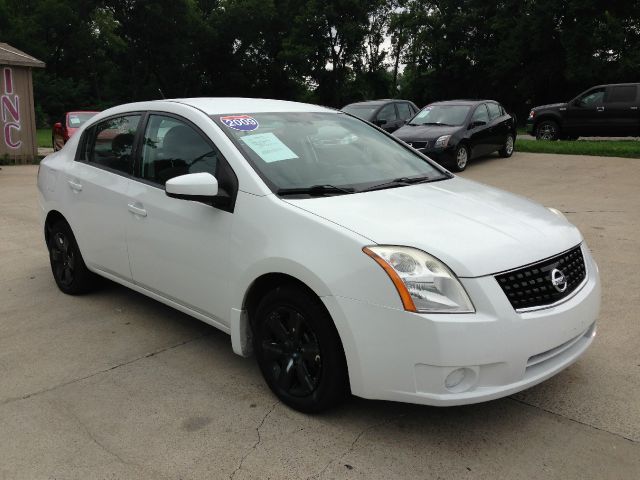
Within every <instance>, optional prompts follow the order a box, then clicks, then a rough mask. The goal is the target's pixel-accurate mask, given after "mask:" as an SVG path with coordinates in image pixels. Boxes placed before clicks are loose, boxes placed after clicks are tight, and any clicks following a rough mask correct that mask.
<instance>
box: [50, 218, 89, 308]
mask: <svg viewBox="0 0 640 480" xmlns="http://www.w3.org/2000/svg"><path fill="white" fill-rule="evenodd" d="M47 247H48V249H49V262H50V263H51V273H53V279H54V280H55V282H56V285H58V288H59V289H60V290H61V291H63V292H64V293H66V294H68V295H80V294H83V293H87V292H89V291H91V290H93V289H94V288H95V286H96V284H97V282H98V279H99V277H98V276H97V275H96V274H95V273H93V272H91V271H89V269H88V268H87V266H86V265H85V263H84V259H83V258H82V254H81V253H80V249H79V248H78V243H77V242H76V238H75V237H74V235H73V232H72V231H71V227H69V224H68V223H67V222H65V221H63V220H59V221H57V222H56V223H54V224H53V226H52V227H51V229H50V230H49V235H48V241H47Z"/></svg>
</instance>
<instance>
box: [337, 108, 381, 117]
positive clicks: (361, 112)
mask: <svg viewBox="0 0 640 480" xmlns="http://www.w3.org/2000/svg"><path fill="white" fill-rule="evenodd" d="M379 106H380V105H347V106H346V107H344V108H343V109H342V111H343V112H346V113H349V114H351V115H355V116H356V117H358V118H362V119H363V120H370V119H371V117H372V116H373V112H375V111H376V110H377V109H378V107H379Z"/></svg>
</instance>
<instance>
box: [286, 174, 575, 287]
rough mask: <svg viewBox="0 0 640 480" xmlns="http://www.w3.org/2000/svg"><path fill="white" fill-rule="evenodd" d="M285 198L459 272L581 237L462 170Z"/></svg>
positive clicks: (501, 266) (511, 261)
mask: <svg viewBox="0 0 640 480" xmlns="http://www.w3.org/2000/svg"><path fill="white" fill-rule="evenodd" d="M286 201H287V202H288V203H290V204H292V205H295V206H297V207H299V208H302V209H304V210H306V211H308V212H311V213H313V214H316V215H318V216H320V217H323V218H325V219H327V220H330V221H332V222H334V223H336V224H339V225H341V226H343V227H345V228H347V229H349V230H351V231H354V232H356V233H359V234H360V235H362V236H364V237H366V238H367V239H369V240H370V241H371V242H372V243H376V244H380V245H404V246H410V247H415V248H419V249H421V250H423V251H425V252H427V253H429V254H431V255H433V256H435V257H437V258H439V259H440V260H442V261H443V262H445V263H446V264H447V265H448V266H449V267H450V268H451V269H452V270H453V271H454V272H455V273H456V274H457V275H458V276H460V277H479V276H484V275H489V274H493V273H497V272H501V271H504V270H509V269H512V268H516V267H520V266H522V265H527V264H529V263H533V262H536V261H538V260H542V259H544V258H547V257H550V256H553V255H555V254H558V253H560V252H563V251H565V250H568V249H569V248H571V247H574V246H575V245H577V244H579V243H580V242H581V241H582V236H581V234H580V232H579V231H578V229H577V228H576V227H574V226H573V225H571V224H570V223H569V222H568V221H566V220H565V219H563V218H561V217H559V216H558V215H556V214H554V213H552V212H550V211H549V210H548V209H547V208H545V207H543V206H542V205H539V204H537V203H534V202H532V201H529V200H527V199H525V198H523V197H520V196H518V195H514V194H511V193H508V192H505V191H502V190H498V189H495V188H491V187H488V186H485V185H482V184H480V183H476V182H472V181H470V180H465V179H462V178H459V177H455V178H453V179H451V180H443V181H440V182H432V183H424V184H417V185H411V186H406V187H398V188H391V189H385V190H377V191H372V192H366V193H357V194H352V195H339V196H332V197H321V198H309V199H295V200H294V199H287V200H286ZM329 248H330V247H329Z"/></svg>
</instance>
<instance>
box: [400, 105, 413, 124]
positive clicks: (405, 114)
mask: <svg viewBox="0 0 640 480" xmlns="http://www.w3.org/2000/svg"><path fill="white" fill-rule="evenodd" d="M397 105H398V116H399V117H400V119H401V120H408V119H409V118H411V117H412V116H413V110H412V109H411V107H410V106H409V104H408V103H398V104H397Z"/></svg>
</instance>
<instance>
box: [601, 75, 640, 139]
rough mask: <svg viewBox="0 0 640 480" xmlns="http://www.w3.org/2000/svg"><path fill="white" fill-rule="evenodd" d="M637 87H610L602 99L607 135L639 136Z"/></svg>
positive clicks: (639, 112)
mask: <svg viewBox="0 0 640 480" xmlns="http://www.w3.org/2000/svg"><path fill="white" fill-rule="evenodd" d="M638 103H639V102H638V86H637V85H611V86H609V87H607V93H606V95H605V97H604V105H603V106H604V112H602V114H603V116H604V118H605V119H606V122H607V135H612V136H621V137H622V136H628V135H638V134H640V111H638Z"/></svg>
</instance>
